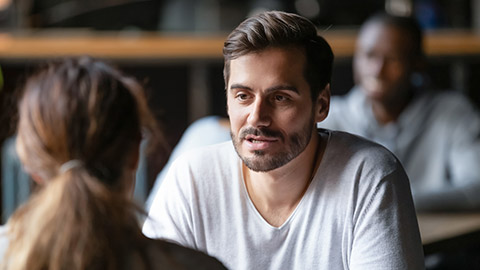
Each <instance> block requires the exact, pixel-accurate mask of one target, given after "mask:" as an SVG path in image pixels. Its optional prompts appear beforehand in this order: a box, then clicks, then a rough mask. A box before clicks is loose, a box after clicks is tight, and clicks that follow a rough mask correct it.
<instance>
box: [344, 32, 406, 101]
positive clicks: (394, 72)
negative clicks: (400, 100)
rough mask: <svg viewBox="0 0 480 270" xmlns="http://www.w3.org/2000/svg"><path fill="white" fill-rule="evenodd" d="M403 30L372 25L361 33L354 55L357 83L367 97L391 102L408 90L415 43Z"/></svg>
mask: <svg viewBox="0 0 480 270" xmlns="http://www.w3.org/2000/svg"><path fill="white" fill-rule="evenodd" d="M407 37H408V35H406V34H405V33H404V32H402V30H399V29H397V28H394V27H389V26H385V25H381V24H379V23H373V24H370V25H368V26H367V27H366V28H365V29H363V31H362V32H361V33H360V36H359V38H358V41H357V48H356V52H355V55H354V66H353V67H354V74H355V81H356V83H357V84H359V85H360V86H361V88H362V89H363V91H365V93H366V95H367V96H368V97H369V98H370V99H373V100H376V101H379V102H392V101H395V99H396V97H398V96H399V95H402V94H403V93H402V92H404V91H408V90H409V89H408V87H409V85H410V75H411V72H412V62H413V59H412V54H411V46H412V42H411V41H410V40H409V39H408V38H407Z"/></svg>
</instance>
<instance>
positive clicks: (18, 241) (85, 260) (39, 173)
mask: <svg viewBox="0 0 480 270" xmlns="http://www.w3.org/2000/svg"><path fill="white" fill-rule="evenodd" d="M19 114H20V121H19V127H18V140H17V151H18V153H19V156H20V159H21V160H22V163H23V164H24V166H25V168H26V170H27V171H28V172H29V173H30V174H31V175H32V177H33V178H34V179H35V181H36V182H37V183H39V184H40V187H41V188H40V189H39V190H38V192H36V193H35V194H34V195H33V196H32V197H31V198H30V200H29V201H28V202H27V203H26V204H25V205H23V206H22V207H20V208H19V209H18V210H17V211H16V212H15V213H14V214H13V216H12V217H11V218H10V220H9V221H8V223H7V225H6V226H5V229H4V230H3V232H2V233H1V238H0V241H1V243H2V244H3V246H4V248H5V247H6V246H8V248H7V250H6V253H5V255H4V256H2V255H1V254H0V256H1V257H3V258H4V259H3V261H2V266H3V267H2V269H188V268H195V269H198V268H202V267H205V268H208V269H211V268H221V267H222V266H221V264H220V263H219V262H218V261H216V260H215V259H212V258H210V257H208V256H206V255H204V254H202V253H199V252H196V251H193V250H190V249H187V248H183V247H180V246H177V245H174V244H171V243H167V242H164V241H160V240H151V239H148V238H146V237H144V236H143V235H142V233H141V229H140V226H139V223H138V220H137V214H138V213H139V209H140V208H138V207H136V206H135V205H134V203H132V201H131V200H130V194H131V192H132V189H133V186H134V175H135V170H136V167H137V162H138V157H139V144H140V141H141V139H142V135H148V134H155V132H154V131H155V125H154V121H153V118H152V116H151V114H150V113H149V111H148V109H147V105H146V101H145V98H144V96H143V89H142V88H141V87H140V85H139V84H138V83H137V82H136V81H135V80H133V79H132V78H128V77H125V76H124V75H122V74H121V73H120V72H119V71H118V70H116V69H114V68H112V67H110V66H108V65H106V64H105V63H103V62H100V61H95V60H92V59H90V58H86V57H83V58H79V59H66V60H63V61H60V62H57V63H54V64H51V65H49V66H48V67H47V68H45V69H43V70H41V71H40V72H39V73H38V74H36V75H34V76H33V77H31V78H30V79H29V80H28V81H27V84H26V87H25V93H24V95H23V98H22V100H21V102H20V105H19Z"/></svg>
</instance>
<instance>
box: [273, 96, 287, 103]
mask: <svg viewBox="0 0 480 270" xmlns="http://www.w3.org/2000/svg"><path fill="white" fill-rule="evenodd" d="M274 98H275V101H280V102H281V101H286V100H287V97H286V96H283V95H275V97H274Z"/></svg>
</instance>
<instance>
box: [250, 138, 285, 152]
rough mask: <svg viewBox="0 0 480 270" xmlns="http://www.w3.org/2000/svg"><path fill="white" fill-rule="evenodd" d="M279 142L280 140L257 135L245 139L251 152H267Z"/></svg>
mask: <svg viewBox="0 0 480 270" xmlns="http://www.w3.org/2000/svg"><path fill="white" fill-rule="evenodd" d="M277 141H278V138H274V137H265V136H255V135H247V136H245V138H244V142H245V144H246V146H247V148H248V149H249V150H250V151H258V150H265V149H267V148H269V147H270V146H272V144H274V143H276V142H277Z"/></svg>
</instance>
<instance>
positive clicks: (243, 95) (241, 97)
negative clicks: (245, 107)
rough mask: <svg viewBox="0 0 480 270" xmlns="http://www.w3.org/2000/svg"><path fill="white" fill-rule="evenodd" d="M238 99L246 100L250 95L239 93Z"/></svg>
mask: <svg viewBox="0 0 480 270" xmlns="http://www.w3.org/2000/svg"><path fill="white" fill-rule="evenodd" d="M236 98H237V99H238V100H246V99H247V98H248V95H246V94H238V95H237V97H236Z"/></svg>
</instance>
